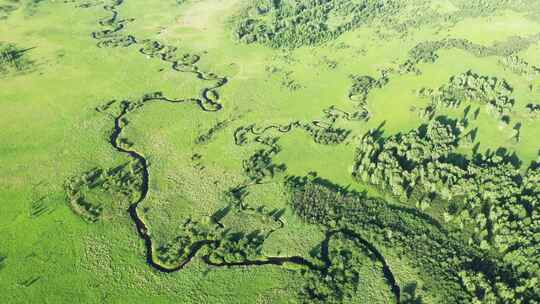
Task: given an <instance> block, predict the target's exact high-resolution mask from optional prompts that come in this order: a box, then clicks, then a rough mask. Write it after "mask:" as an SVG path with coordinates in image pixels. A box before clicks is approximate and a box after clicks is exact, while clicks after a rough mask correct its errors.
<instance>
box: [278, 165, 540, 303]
mask: <svg viewBox="0 0 540 304" xmlns="http://www.w3.org/2000/svg"><path fill="white" fill-rule="evenodd" d="M534 176H535V177H537V175H534ZM486 179H487V177H486ZM533 181H534V180H531V182H533ZM288 185H289V186H290V187H291V189H292V190H291V191H292V194H291V200H290V201H291V206H292V207H293V210H294V211H295V213H296V214H297V215H298V216H299V217H300V218H302V219H303V220H305V221H306V222H308V223H312V224H318V225H322V226H325V227H328V228H330V229H338V228H343V227H345V228H347V229H350V230H352V231H354V232H355V233H357V234H360V235H362V236H363V237H364V238H366V239H369V240H371V241H372V242H373V243H374V244H378V245H380V246H384V247H385V248H392V250H395V251H396V253H397V254H398V255H399V254H401V255H404V256H407V257H408V258H409V261H412V262H413V264H414V265H415V266H416V267H417V268H418V269H419V270H420V271H421V273H422V274H423V275H424V277H425V279H424V283H425V284H426V286H425V287H426V288H428V290H431V292H434V293H438V294H439V295H441V296H443V298H444V299H445V301H446V302H447V303H536V302H538V301H540V293H539V292H538V291H539V290H538V288H539V287H538V271H539V267H538V261H539V256H538V248H537V247H538V246H535V245H534V244H537V243H534V241H532V240H533V239H535V238H537V237H538V223H536V224H534V223H533V224H532V226H531V227H536V228H533V230H532V231H531V230H530V229H529V230H528V231H530V232H527V233H525V232H519V231H514V233H516V234H518V235H520V236H519V237H518V236H515V238H516V239H520V241H519V243H516V244H515V245H514V246H512V249H510V250H509V249H506V250H504V251H503V253H494V252H492V251H490V250H485V249H483V248H482V247H481V246H479V245H477V244H475V243H468V244H466V243H464V242H463V240H462V239H463V237H464V235H466V232H462V231H459V230H450V231H449V230H446V229H444V228H442V227H441V226H440V224H439V223H438V222H437V221H435V220H434V219H431V218H430V217H428V216H427V215H424V214H423V213H421V212H419V211H417V210H415V209H408V208H404V207H399V206H395V205H392V204H389V203H388V202H384V201H381V200H379V199H373V198H369V197H367V196H365V195H364V194H360V193H356V192H351V191H348V190H346V189H343V188H340V187H338V186H336V185H333V184H331V183H330V182H328V181H325V180H322V179H319V178H315V179H313V178H290V179H289V180H288ZM505 186H506V185H503V186H500V187H499V188H503V187H505ZM535 187H536V189H538V186H536V184H535ZM522 216H523V214H522ZM524 221H525V220H524ZM534 225H536V226H534ZM519 229H522V227H519ZM534 229H536V230H534ZM534 231H536V234H535V232H534ZM523 234H525V235H528V236H529V240H531V241H532V242H531V243H525V242H524V240H525V239H526V238H525V237H521V235H523ZM536 242H538V240H537V239H536Z"/></svg>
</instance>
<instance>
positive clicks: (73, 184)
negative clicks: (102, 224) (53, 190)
mask: <svg viewBox="0 0 540 304" xmlns="http://www.w3.org/2000/svg"><path fill="white" fill-rule="evenodd" d="M141 170H142V168H141V167H140V165H139V164H138V163H137V162H129V163H126V164H123V165H120V166H118V167H114V168H110V169H102V168H94V169H92V170H89V171H87V172H84V173H83V174H82V175H81V176H74V177H71V178H69V179H68V180H67V181H66V182H65V184H64V188H65V191H66V194H67V198H68V202H69V204H70V206H71V208H72V209H73V211H74V212H75V213H77V214H78V215H80V216H81V217H82V218H83V219H85V220H86V221H88V222H96V221H97V220H99V218H100V217H101V214H102V212H103V205H104V204H105V203H110V202H103V201H95V200H94V199H93V198H95V197H96V196H95V195H93V194H92V193H93V192H95V191H97V192H101V193H107V194H109V195H111V196H115V197H123V198H125V199H128V200H133V199H134V198H136V196H137V195H139V193H140V191H141V189H140V188H141V185H142V184H141V178H140V172H141Z"/></svg>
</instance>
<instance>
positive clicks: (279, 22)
mask: <svg viewBox="0 0 540 304" xmlns="http://www.w3.org/2000/svg"><path fill="white" fill-rule="evenodd" d="M399 7H400V3H399V1H395V0H384V1H375V0H361V1H350V0H294V1H273V0H257V1H253V2H252V4H251V5H250V7H249V8H248V9H246V11H245V12H244V13H243V14H242V15H241V16H240V18H239V20H238V21H237V23H236V25H235V29H234V35H235V37H236V38H237V39H238V40H240V41H242V42H245V43H261V44H266V45H268V46H270V47H274V48H296V47H301V46H304V45H316V44H320V43H322V42H325V41H328V40H331V39H334V38H336V37H338V36H339V35H341V34H343V33H345V32H347V31H350V30H352V29H355V28H357V27H359V26H361V25H363V24H366V23H368V22H370V21H372V20H373V19H375V18H381V17H384V16H386V15H391V14H395V13H396V12H397V9H398V8H399Z"/></svg>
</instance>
